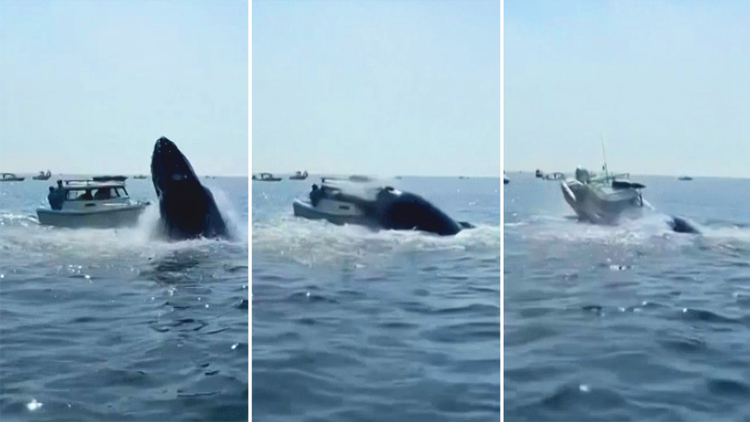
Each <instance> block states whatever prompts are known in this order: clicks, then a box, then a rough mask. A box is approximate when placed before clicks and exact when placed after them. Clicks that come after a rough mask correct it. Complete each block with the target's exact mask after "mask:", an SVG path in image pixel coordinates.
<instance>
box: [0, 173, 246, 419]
mask: <svg viewBox="0 0 750 422" xmlns="http://www.w3.org/2000/svg"><path fill="white" fill-rule="evenodd" d="M53 181H54V179H51V180H50V181H47V182H42V181H31V180H29V179H27V180H26V181H24V182H18V183H0V418H2V420H24V421H32V420H40V421H44V420H48V421H53V420H55V421H57V420H97V421H102V420H120V421H125V420H138V421H143V420H191V421H195V420H212V421H215V420H248V419H247V418H248V411H247V409H248V373H247V372H248V371H247V368H248V338H247V337H248V311H247V309H248V307H247V304H248V293H247V292H248V290H247V284H248V262H247V256H248V245H247V243H248V242H247V223H246V222H247V216H248V209H247V208H248V207H247V203H248V201H247V199H248V198H247V191H248V189H247V187H248V186H247V183H248V180H247V179H246V178H243V179H237V178H226V179H222V178H219V179H210V180H206V181H204V183H205V184H206V185H207V186H209V187H210V188H212V191H213V192H214V195H215V196H216V197H217V198H218V200H217V203H218V205H219V208H220V209H221V210H222V211H223V212H225V213H226V214H227V215H228V216H229V218H230V221H231V222H232V223H233V225H234V226H235V229H236V231H237V233H238V234H239V237H238V238H239V240H237V241H233V242H226V241H209V240H194V241H185V242H175V243H167V242H164V241H160V240H155V239H153V238H152V235H151V227H152V226H153V224H154V223H155V222H156V220H157V218H158V209H156V207H154V206H152V207H150V208H151V209H150V210H149V211H147V212H146V213H145V214H144V216H143V217H142V221H141V224H140V225H139V227H137V228H133V229H120V230H70V229H58V228H50V227H43V226H39V225H38V223H37V222H36V213H35V210H36V208H37V207H38V206H40V205H42V204H43V203H46V195H47V187H48V186H49V185H50V182H53ZM127 187H128V189H129V192H130V194H131V196H132V197H133V198H134V199H151V200H152V201H154V200H155V196H154V193H153V186H152V184H151V181H150V180H128V182H127Z"/></svg>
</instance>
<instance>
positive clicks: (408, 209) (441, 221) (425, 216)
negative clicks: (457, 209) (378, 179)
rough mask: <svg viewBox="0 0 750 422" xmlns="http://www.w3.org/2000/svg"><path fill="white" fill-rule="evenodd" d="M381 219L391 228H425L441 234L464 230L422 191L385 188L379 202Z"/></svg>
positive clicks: (423, 229)
mask: <svg viewBox="0 0 750 422" xmlns="http://www.w3.org/2000/svg"><path fill="white" fill-rule="evenodd" d="M375 209H376V211H375V213H376V218H377V220H378V222H379V223H380V224H381V225H382V226H383V227H385V228H387V229H391V230H414V229H416V230H422V231H427V232H431V233H435V234H439V235H441V236H449V235H454V234H456V233H458V232H460V231H461V225H459V224H458V223H457V222H455V221H454V220H453V219H452V218H450V217H449V216H448V215H447V214H445V213H444V212H443V211H441V210H440V209H439V208H437V207H435V206H434V205H432V204H431V203H430V202H428V201H427V200H426V199H424V198H422V197H421V196H419V195H415V194H413V193H408V192H398V191H393V190H388V189H385V190H383V191H381V192H380V193H379V194H378V197H377V199H376V205H375Z"/></svg>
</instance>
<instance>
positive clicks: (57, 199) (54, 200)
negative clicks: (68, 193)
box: [47, 186, 64, 211]
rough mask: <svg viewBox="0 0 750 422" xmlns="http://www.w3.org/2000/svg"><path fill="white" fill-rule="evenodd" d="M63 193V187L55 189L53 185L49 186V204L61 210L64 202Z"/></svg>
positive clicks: (54, 208)
mask: <svg viewBox="0 0 750 422" xmlns="http://www.w3.org/2000/svg"><path fill="white" fill-rule="evenodd" d="M63 195H64V192H63V190H62V189H55V188H53V187H52V186H50V187H49V195H47V200H48V201H49V206H50V208H52V209H53V210H57V211H59V210H61V209H62V204H63V200H64V198H63Z"/></svg>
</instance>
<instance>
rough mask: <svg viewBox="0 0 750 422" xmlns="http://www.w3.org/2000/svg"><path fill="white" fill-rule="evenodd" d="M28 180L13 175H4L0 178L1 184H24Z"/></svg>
mask: <svg viewBox="0 0 750 422" xmlns="http://www.w3.org/2000/svg"><path fill="white" fill-rule="evenodd" d="M25 179H26V178H25V177H23V176H21V177H19V176H16V175H15V174H13V173H2V176H1V177H0V182H23V181H24V180H25Z"/></svg>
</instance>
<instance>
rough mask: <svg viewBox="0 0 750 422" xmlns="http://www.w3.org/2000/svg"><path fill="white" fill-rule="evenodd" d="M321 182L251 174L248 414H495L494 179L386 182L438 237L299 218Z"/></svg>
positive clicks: (330, 421) (489, 417) (342, 417)
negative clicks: (439, 229)
mask: <svg viewBox="0 0 750 422" xmlns="http://www.w3.org/2000/svg"><path fill="white" fill-rule="evenodd" d="M317 182H319V178H318V177H314V176H310V178H308V179H307V180H305V181H290V180H283V181H281V182H253V203H252V207H253V215H252V219H253V221H252V224H253V229H252V245H253V256H252V259H253V274H252V276H253V281H252V282H253V286H252V289H253V290H252V293H253V304H252V335H253V342H252V347H253V350H252V359H253V362H252V371H253V393H252V394H253V397H252V399H253V415H252V416H253V420H254V421H259V422H275V421H279V422H281V421H283V422H292V421H306V422H313V421H326V422H335V421H342V422H356V421H384V422H386V421H388V422H392V421H412V422H417V421H428V422H440V421H446V422H448V421H450V422H464V421H477V422H480V421H481V422H488V421H498V420H500V234H501V231H500V179H499V178H494V179H464V180H459V179H458V178H455V179H449V178H404V179H403V180H390V181H388V183H389V184H391V185H393V186H395V187H397V188H401V189H403V190H406V191H411V192H414V193H417V194H421V195H423V196H424V197H425V198H427V199H428V200H429V201H431V202H432V203H434V204H435V205H437V206H438V207H440V208H441V209H443V210H444V211H446V212H447V213H448V214H449V215H450V216H452V217H453V218H455V219H457V220H465V221H469V222H471V223H473V224H475V225H476V226H477V228H476V229H473V230H467V231H462V232H461V233H459V234H458V235H457V236H455V237H444V238H441V237H438V236H434V235H430V234H424V233H418V232H396V231H380V232H373V231H370V230H368V229H366V228H363V227H358V226H335V225H333V224H330V223H327V222H324V221H310V220H305V219H302V218H297V217H294V215H293V212H292V201H293V200H294V199H295V198H297V197H304V196H306V195H307V194H308V192H309V191H310V187H311V185H312V183H317Z"/></svg>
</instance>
